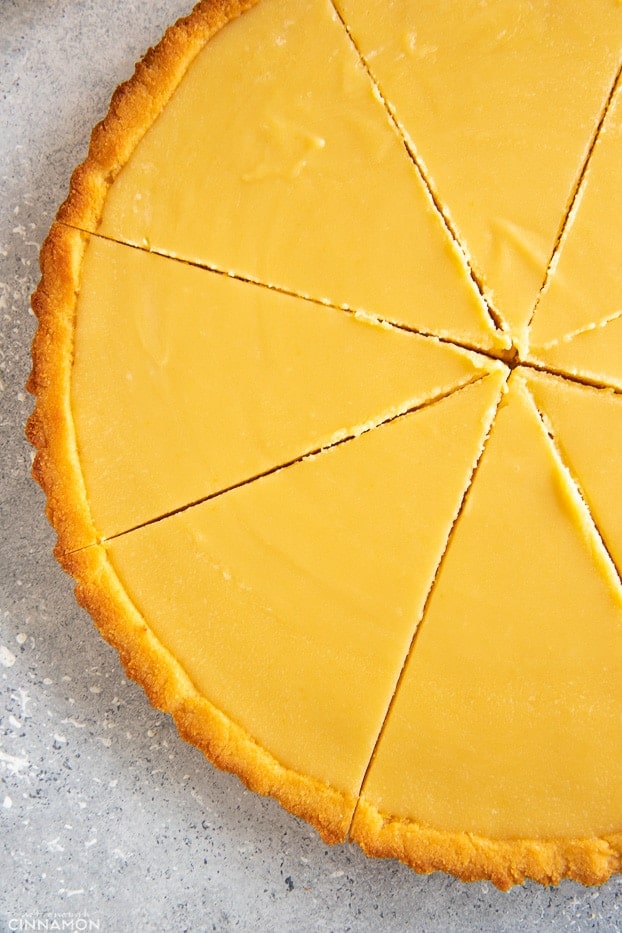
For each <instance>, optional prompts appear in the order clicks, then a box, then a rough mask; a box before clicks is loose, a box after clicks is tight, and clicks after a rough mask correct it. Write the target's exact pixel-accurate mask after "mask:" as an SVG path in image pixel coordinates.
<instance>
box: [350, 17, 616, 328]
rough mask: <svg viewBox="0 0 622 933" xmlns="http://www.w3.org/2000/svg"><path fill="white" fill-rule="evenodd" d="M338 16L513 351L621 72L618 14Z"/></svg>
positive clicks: (527, 318)
mask: <svg viewBox="0 0 622 933" xmlns="http://www.w3.org/2000/svg"><path fill="white" fill-rule="evenodd" d="M337 6H338V7H339V9H340V10H341V11H342V12H343V15H344V19H345V20H346V22H347V23H348V26H349V28H350V30H351V32H352V36H353V38H354V41H355V42H356V44H357V46H358V47H359V49H360V50H361V52H362V54H363V56H364V58H365V60H366V62H367V64H368V65H369V68H370V71H371V72H372V74H373V75H374V77H375V78H376V79H377V81H378V84H379V86H380V90H381V92H382V94H383V95H384V97H385V98H386V100H387V102H388V104H389V106H390V107H391V109H392V110H393V111H394V113H395V115H396V118H397V120H398V122H399V124H400V126H401V127H402V128H403V129H404V131H405V133H406V134H407V136H408V138H409V140H410V141H411V142H412V144H413V145H414V147H415V149H416V153H417V156H418V158H419V159H420V161H421V164H422V165H423V166H424V171H425V173H426V175H427V176H428V178H429V179H430V182H431V185H432V187H433V188H434V190H435V191H436V193H437V195H438V198H439V200H440V202H441V203H442V205H443V206H444V208H445V209H446V212H447V215H448V216H449V217H450V218H451V221H452V224H453V226H454V228H455V229H456V231H457V233H458V236H459V238H460V239H461V240H462V242H463V243H464V245H465V247H466V249H467V251H468V253H469V254H470V256H471V260H472V264H473V267H474V269H475V272H476V275H477V276H478V278H479V279H480V280H481V281H482V282H483V284H484V287H485V289H486V292H487V293H488V294H489V295H490V297H491V299H492V303H493V304H494V306H495V307H496V308H497V310H498V311H499V312H500V313H501V315H502V316H503V318H504V319H505V320H506V321H507V323H508V324H509V325H510V328H511V331H512V333H513V334H514V337H515V340H516V341H517V343H519V344H520V343H521V342H522V340H523V339H524V331H525V328H526V325H527V323H528V321H529V318H530V315H531V311H532V308H533V305H534V302H535V300H536V296H537V294H538V290H539V289H540V288H541V286H542V283H543V281H544V277H545V272H546V268H547V264H548V262H549V259H550V257H551V255H552V252H553V248H554V245H555V241H556V238H557V236H558V234H559V231H560V224H561V222H562V219H563V217H564V214H565V212H566V210H567V207H568V205H569V203H570V199H571V197H572V194H573V190H574V187H575V185H576V183H577V181H578V179H579V176H580V173H581V170H582V166H583V164H584V162H585V159H586V157H587V155H588V152H589V149H590V145H591V143H592V140H593V137H594V134H595V132H596V128H597V126H598V123H599V118H600V116H601V114H602V112H603V109H604V107H605V103H606V101H607V98H608V95H609V93H610V90H611V86H612V84H613V81H614V79H615V74H616V71H617V70H618V68H619V65H620V44H621V41H622V7H620V5H619V4H615V3H607V2H605V3H603V2H602V0H590V2H588V3H586V4H585V5H584V6H582V8H581V15H580V16H578V15H577V9H576V4H575V3H573V2H572V0H563V2H562V0H560V2H557V3H554V4H545V3H531V2H528V0H509V2H503V3H481V2H480V0H468V2H460V3H443V4H439V3H438V2H436V0H425V2H417V3H411V2H410V0H397V2H394V3H392V4H391V10H392V15H391V16H390V17H388V16H386V15H385V14H386V3H384V2H383V0H374V2H372V3H370V2H365V3H361V2H360V0H337ZM527 62H528V63H529V64H528V66H527V65H526V63H527ZM577 62H580V63H581V67H579V68H577ZM611 210H613V207H611ZM613 242H614V239H613V237H612V243H613Z"/></svg>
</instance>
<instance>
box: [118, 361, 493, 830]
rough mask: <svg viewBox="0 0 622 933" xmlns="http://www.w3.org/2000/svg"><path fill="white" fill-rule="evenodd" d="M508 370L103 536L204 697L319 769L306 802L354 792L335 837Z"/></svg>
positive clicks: (284, 757)
mask: <svg viewBox="0 0 622 933" xmlns="http://www.w3.org/2000/svg"><path fill="white" fill-rule="evenodd" d="M504 381H505V380H504V375H503V374H502V373H496V374H493V375H491V376H488V377H486V378H484V379H482V380H480V381H479V382H478V383H476V384H475V385H472V386H467V387H465V388H463V389H460V390H458V391H457V392H455V393H454V394H453V395H452V396H450V397H449V398H446V399H444V400H442V401H439V402H437V403H435V404H433V405H430V406H428V407H426V408H424V409H422V410H421V411H417V412H412V413H410V414H407V415H404V416H403V417H399V418H397V419H395V420H394V421H393V422H391V423H389V424H386V425H383V426H382V427H379V428H376V429H375V430H372V431H370V432H368V433H367V434H364V435H362V436H361V437H358V438H356V439H354V440H351V441H347V442H345V443H343V444H340V445H338V446H337V447H334V448H332V449H331V450H327V451H324V452H322V453H321V454H318V455H317V456H315V457H312V458H310V459H307V460H304V461H300V462H298V463H295V464H292V465H290V466H289V467H286V468H284V469H283V470H280V471H278V472H276V473H274V474H271V475H270V476H266V477H262V478H260V479H258V480H256V481H255V482H253V483H250V484H247V485H245V486H243V487H240V488H238V489H235V490H232V491H230V492H227V493H225V494H223V495H222V496H219V497H217V498H216V499H213V500H211V501H208V502H204V503H202V504H201V505H198V506H195V507H193V508H191V509H188V510H186V511H184V512H181V513H178V514H177V515H174V516H169V517H168V518H165V519H163V520H162V521H159V522H156V523H154V524H151V525H148V526H145V527H143V528H140V529H137V530H135V531H132V532H130V533H128V534H126V535H123V536H121V537H119V538H117V539H115V540H113V541H110V542H108V543H107V544H106V549H107V552H108V555H109V559H110V561H111V563H112V566H113V567H114V569H115V571H116V573H117V575H118V577H119V579H120V581H121V583H122V585H123V587H124V589H125V591H126V592H127V593H128V594H129V596H130V598H131V599H132V600H133V602H134V604H135V606H136V607H137V608H138V610H139V612H141V613H142V614H143V616H144V618H145V619H146V620H149V626H150V628H151V629H152V631H153V633H154V634H155V636H156V637H157V639H158V640H159V641H160V642H161V644H162V645H163V646H164V647H165V648H166V649H168V650H169V651H170V652H171V654H172V655H173V656H174V657H175V658H176V659H177V660H178V661H179V662H180V664H181V665H182V667H183V668H184V670H185V672H186V673H187V675H188V676H189V678H190V680H191V681H192V683H193V684H194V686H195V688H196V690H197V691H198V692H199V694H201V695H202V696H204V697H206V698H207V700H208V701H210V702H211V703H213V704H214V705H215V706H216V707H217V708H218V709H219V710H221V711H222V713H224V714H225V715H226V716H227V717H230V719H231V720H233V722H235V723H237V724H238V725H241V726H242V727H243V728H244V729H246V730H247V731H248V733H249V734H250V736H251V738H252V740H254V741H255V742H257V743H258V744H259V745H260V746H261V747H262V748H263V749H265V750H266V751H267V752H268V753H270V755H272V756H273V757H274V759H275V760H276V762H278V763H279V766H281V767H285V768H287V769H290V770H293V771H294V772H297V773H298V774H299V775H307V776H308V777H309V788H308V794H309V795H310V797H308V798H307V800H306V809H305V811H304V812H305V813H306V814H307V817H308V818H311V819H312V820H313V821H314V822H316V823H317V822H318V817H317V811H316V812H315V816H314V815H313V812H314V811H313V807H312V806H311V803H312V798H313V794H314V793H315V791H314V790H313V786H315V785H314V783H313V782H314V781H316V782H317V781H319V782H320V784H321V785H322V786H323V787H326V786H327V785H329V786H330V787H331V788H333V790H336V791H338V792H339V793H341V794H342V795H343V799H344V804H343V812H342V814H341V816H340V818H339V819H340V821H341V830H340V832H341V835H342V836H343V832H344V830H345V828H346V827H347V825H348V822H349V818H350V816H351V813H352V809H353V806H354V799H355V795H356V794H357V792H358V790H359V787H360V783H361V780H362V777H363V774H364V771H365V768H366V765H367V763H368V761H369V757H370V755H371V751H372V749H373V746H374V743H375V741H376V738H377V735H378V731H379V729H380V726H381V724H382V721H383V718H384V715H385V712H386V709H387V706H388V703H389V701H390V699H391V695H392V693H393V689H394V687H395V683H396V681H397V677H398V675H399V671H400V669H401V666H402V663H403V660H404V658H405V656H406V652H407V650H408V646H409V644H410V641H411V638H412V634H413V631H414V628H415V626H416V624H417V621H418V619H419V617H420V615H421V612H422V608H423V604H424V601H425V598H426V594H427V592H428V590H429V587H430V585H431V583H432V580H433V578H434V574H435V572H436V567H437V565H438V563H439V561H440V558H441V555H442V553H443V550H444V547H445V544H446V540H447V536H448V534H449V530H450V528H451V526H452V523H453V521H454V520H455V517H456V515H457V513H458V511H459V507H460V502H461V500H462V497H463V495H464V493H465V490H466V488H467V486H468V483H469V481H470V477H471V474H472V471H473V468H474V465H475V462H476V460H477V458H478V456H479V455H480V452H481V448H482V445H483V442H484V437H485V436H486V433H487V431H488V429H489V427H490V423H491V421H492V419H493V416H494V412H495V410H496V408H497V405H498V402H499V397H500V393H501V389H502V387H503V385H504ZM206 742H207V744H209V743H208V740H207V739H205V737H204V744H205V743H206ZM275 767H276V763H275ZM285 790H286V789H284V788H281V789H279V787H278V783H277V782H274V786H272V787H271V793H275V794H276V795H277V796H280V797H281V799H283V798H284V796H285V797H286V794H285ZM304 804H305V801H304V800H302V799H301V800H300V801H299V803H298V812H300V810H301V808H304V807H303V805H304ZM288 806H290V807H292V804H291V802H289V803H288ZM293 808H294V809H296V807H293ZM333 828H334V827H333ZM323 831H324V832H326V831H327V828H326V826H324V827H323Z"/></svg>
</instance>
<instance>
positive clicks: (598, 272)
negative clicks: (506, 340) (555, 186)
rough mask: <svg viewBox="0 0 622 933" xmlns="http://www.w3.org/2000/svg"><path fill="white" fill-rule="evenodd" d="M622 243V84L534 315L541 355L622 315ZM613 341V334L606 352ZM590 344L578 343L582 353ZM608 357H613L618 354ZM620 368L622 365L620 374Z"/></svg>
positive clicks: (533, 336) (535, 341)
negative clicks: (567, 338) (552, 345)
mask: <svg viewBox="0 0 622 933" xmlns="http://www.w3.org/2000/svg"><path fill="white" fill-rule="evenodd" d="M621 243H622V83H620V85H619V87H618V89H617V92H616V94H615V97H614V99H613V101H612V104H611V107H610V108H609V110H608V112H607V115H606V117H605V120H604V121H603V126H602V129H601V132H600V134H599V137H598V140H597V142H596V145H595V146H594V151H593V153H592V156H591V159H590V163H589V166H588V169H587V172H586V175H585V178H584V179H583V183H582V185H581V189H580V192H579V197H578V198H577V203H576V205H575V209H574V210H573V212H572V214H571V216H570V218H569V222H568V225H567V227H566V230H565V232H564V236H563V239H562V241H561V243H560V249H559V255H558V257H557V260H556V262H555V264H554V269H553V271H552V274H551V276H550V277H549V280H548V282H547V284H546V288H545V290H544V292H543V294H542V297H541V299H540V302H539V304H538V307H537V309H536V313H535V315H534V320H533V324H532V326H531V331H530V337H529V339H530V344H531V346H532V347H533V348H534V351H533V352H535V353H536V354H537V355H538V356H541V355H542V356H548V354H547V353H544V352H541V351H540V349H539V348H542V347H546V346H547V344H549V343H551V342H553V341H559V339H560V338H562V337H564V336H566V335H567V336H571V335H572V334H574V333H575V332H576V331H587V332H589V331H588V329H589V328H590V327H593V326H594V325H598V324H604V323H605V322H607V321H608V320H610V319H612V318H615V316H616V315H619V314H622V271H621V270H622V247H621ZM586 336H587V335H586ZM612 339H613V335H612V334H611V333H609V334H608V336H607V337H605V338H604V340H603V344H602V345H603V348H604V347H606V345H607V344H606V342H607V341H611V340H612ZM585 343H586V341H585V340H578V341H577V342H576V347H577V351H578V353H581V352H582V349H583V346H584V345H585ZM587 345H588V346H590V344H589V343H588V344H587ZM583 352H585V351H583ZM588 352H590V351H589V350H588ZM619 355H620V354H619V353H618V357H619ZM607 356H608V357H609V358H611V356H612V351H610V352H609V353H608V354H607ZM620 365H621V364H620V362H619V361H618V366H617V372H618V373H620Z"/></svg>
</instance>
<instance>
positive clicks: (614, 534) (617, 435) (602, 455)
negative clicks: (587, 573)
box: [527, 373, 622, 574]
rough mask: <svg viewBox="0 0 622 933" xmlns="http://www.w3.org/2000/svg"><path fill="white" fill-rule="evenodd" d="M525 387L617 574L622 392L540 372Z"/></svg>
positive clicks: (621, 564)
mask: <svg viewBox="0 0 622 933" xmlns="http://www.w3.org/2000/svg"><path fill="white" fill-rule="evenodd" d="M527 385H528V386H529V389H530V390H531V393H532V395H533V397H534V399H535V402H536V405H537V406H538V408H539V410H540V411H541V412H542V414H543V416H544V419H545V421H546V422H547V424H548V425H549V426H550V429H551V432H552V434H553V440H554V442H555V445H556V446H557V447H558V449H559V451H560V452H561V455H562V457H563V458H564V461H565V462H566V463H567V464H568V467H569V469H570V470H571V472H572V474H573V476H574V477H575V479H576V481H577V483H578V486H579V488H580V490H581V493H582V494H583V496H584V498H585V500H586V502H587V505H588V507H589V509H590V512H591V513H592V515H593V517H594V520H595V522H596V524H597V526H598V529H599V531H600V533H601V534H602V536H603V540H604V542H605V544H606V546H607V548H608V549H609V553H610V554H611V556H612V558H613V560H614V561H615V563H616V565H617V567H618V573H620V574H622V479H621V476H620V464H621V463H622V395H618V394H616V393H614V392H611V391H609V390H607V389H592V388H590V387H588V386H580V385H574V384H572V383H570V382H568V381H567V380H565V379H555V378H553V377H551V376H545V375H544V374H542V373H530V374H529V375H528V377H527Z"/></svg>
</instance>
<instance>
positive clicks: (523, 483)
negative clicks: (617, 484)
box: [354, 374, 622, 886]
mask: <svg viewBox="0 0 622 933" xmlns="http://www.w3.org/2000/svg"><path fill="white" fill-rule="evenodd" d="M621 723H622V598H621V594H620V587H619V581H618V579H617V577H616V575H615V571H614V570H613V568H612V565H611V562H610V560H609V558H608V556H607V554H606V551H605V550H604V548H603V547H602V544H601V541H600V539H599V537H598V535H597V533H596V531H595V529H594V526H593V525H592V524H591V522H590V520H589V516H588V515H587V513H586V510H585V507H584V505H583V503H582V501H581V499H580V497H579V495H578V493H577V492H576V489H575V487H574V486H573V484H572V483H571V482H570V481H569V477H568V474H567V471H566V470H565V469H564V467H563V465H562V464H561V461H559V459H558V457H557V454H556V452H555V450H554V447H553V445H552V443H551V441H550V438H549V437H548V435H547V433H546V430H545V428H544V425H543V423H542V421H541V419H540V417H539V415H538V413H537V410H536V407H535V406H534V404H533V402H532V400H531V398H530V397H529V394H528V392H527V390H526V389H525V386H524V383H523V382H522V381H521V378H520V376H517V374H514V375H513V376H512V378H511V380H510V392H509V394H508V395H507V396H506V399H505V400H504V402H503V403H502V405H501V407H500V409H499V412H498V416H497V420H496V421H495V425H494V427H493V430H492V433H491V435H490V439H489V443H488V444H487V446H486V449H485V451H484V454H483V457H482V460H481V462H480V466H479V469H478V471H477V473H476V475H475V479H474V482H473V484H472V486H471V488H470V492H469V495H468V498H467V502H466V507H465V509H464V510H463V512H462V514H461V516H460V518H459V520H458V522H457V524H456V526H455V534H454V535H453V536H452V539H451V541H450V543H449V547H448V550H447V553H446V554H445V558H444V561H443V564H442V566H441V570H440V573H439V575H438V577H437V579H436V581H435V586H434V588H433V591H432V595H431V598H430V600H429V604H428V607H427V610H426V613H425V616H424V619H423V622H422V624H421V626H420V629H419V631H418V633H417V638H416V641H415V644H414V648H413V651H412V652H411V654H410V656H409V659H408V663H407V665H406V668H405V672H404V676H403V678H402V680H401V682H400V685H399V688H398V691H397V694H396V697H395V702H394V704H393V706H392V708H391V710H390V713H389V716H388V720H387V723H386V728H385V730H384V732H383V735H382V738H381V740H380V743H379V745H378V748H377V752H376V755H375V757H374V759H373V762H372V765H371V768H370V771H369V773H368V776H367V779H366V781H365V784H364V787H363V803H362V805H361V808H360V810H359V811H358V814H357V817H356V820H355V822H354V838H356V839H358V840H360V841H361V842H362V844H363V845H364V846H365V847H366V848H368V849H370V850H372V851H375V852H376V853H377V854H399V855H400V857H404V856H405V855H406V857H407V860H409V861H411V862H412V863H413V864H414V865H415V866H416V867H418V868H420V869H423V870H427V871H430V870H432V869H434V868H440V867H443V868H445V869H448V868H449V869H451V870H452V871H454V872H456V873H457V874H459V875H462V876H463V877H467V878H476V877H482V876H486V877H493V878H494V880H495V881H496V883H498V884H500V885H501V886H509V885H510V884H512V883H515V882H516V881H519V880H522V879H523V878H524V876H525V873H526V872H528V873H529V875H530V876H531V877H535V878H539V879H540V880H542V881H545V880H547V879H548V880H555V878H556V877H557V878H559V876H560V873H563V874H565V873H568V874H570V875H571V876H574V877H580V878H582V879H583V880H584V881H587V880H590V879H591V880H592V881H596V880H598V878H601V879H602V878H604V877H607V875H608V874H609V873H610V872H611V870H612V868H614V867H615V866H616V865H618V867H619V863H620V859H619V858H617V857H616V855H615V853H613V852H611V851H610V850H609V849H608V846H607V845H606V844H605V843H603V842H602V841H600V840H599V839H598V838H597V837H600V836H603V835H606V834H608V833H613V832H614V831H616V830H618V829H619V827H620V825H622V725H621ZM390 817H394V818H397V820H398V821H399V824H398V825H396V824H392V823H391V822H388V823H386V824H385V823H384V822H383V818H386V819H388V818H390ZM409 820H410V821H412V822H411V823H410V824H409V823H408V821H409ZM566 837H570V838H568V839H566ZM582 837H583V838H584V839H586V840H593V842H592V844H590V843H586V844H584V845H583V846H581V845H578V841H579V840H581V839H582ZM493 839H494V840H497V841H498V842H496V843H495V844H492V843H491V840H493ZM504 840H508V844H507V845H506V844H505V843H504ZM520 840H531V842H525V843H524V844H521V842H520ZM534 840H541V842H534ZM439 843H440V845H439ZM575 846H576V848H575ZM501 854H502V855H503V857H502V858H500V857H499V856H500V855H501Z"/></svg>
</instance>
